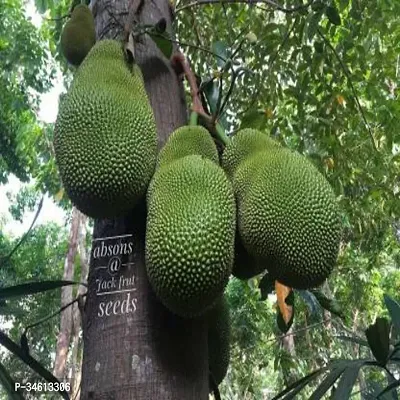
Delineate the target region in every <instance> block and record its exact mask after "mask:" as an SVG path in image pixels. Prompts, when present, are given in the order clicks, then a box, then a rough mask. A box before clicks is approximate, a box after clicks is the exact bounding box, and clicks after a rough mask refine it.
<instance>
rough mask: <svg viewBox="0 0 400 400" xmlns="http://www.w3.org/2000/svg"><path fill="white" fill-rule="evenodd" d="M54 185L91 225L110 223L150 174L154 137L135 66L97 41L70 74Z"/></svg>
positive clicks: (58, 129)
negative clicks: (93, 222)
mask: <svg viewBox="0 0 400 400" xmlns="http://www.w3.org/2000/svg"><path fill="white" fill-rule="evenodd" d="M54 136H55V137H54V149H55V156H56V162H57V165H58V169H59V172H60V176H61V180H62V182H63V185H64V187H65V190H66V192H67V194H68V196H69V197H70V199H71V201H72V203H73V204H74V205H75V206H76V207H77V208H78V209H79V210H80V211H82V212H83V213H85V214H87V215H89V216H91V217H93V218H111V217H117V216H120V215H123V214H126V213H127V212H129V211H130V210H131V209H132V208H133V207H134V206H135V205H136V204H137V203H138V201H139V200H140V199H141V198H142V197H144V195H145V193H146V190H147V187H148V184H149V182H150V180H151V177H152V175H153V173H154V170H155V165H156V157H157V131H156V125H155V120H154V116H153V112H152V109H151V107H150V104H149V100H148V98H147V95H146V91H145V88H144V83H143V76H142V73H141V71H140V68H139V67H138V66H137V65H133V67H129V66H128V64H127V63H126V62H125V56H124V51H123V49H122V46H121V44H120V43H119V42H117V41H114V40H102V41H100V42H97V43H96V45H95V46H94V47H93V48H92V49H91V51H90V52H89V54H88V55H87V57H86V58H85V60H84V61H83V63H82V65H81V66H80V67H79V69H78V70H77V72H76V74H75V77H74V80H73V82H72V85H71V87H70V89H69V91H68V93H67V95H66V96H65V98H64V99H63V101H62V104H61V107H60V110H59V113H58V116H57V121H56V125H55V131H54Z"/></svg>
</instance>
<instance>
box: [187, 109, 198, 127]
mask: <svg viewBox="0 0 400 400" xmlns="http://www.w3.org/2000/svg"><path fill="white" fill-rule="evenodd" d="M198 119H199V114H197V112H195V111H192V113H191V114H190V119H189V125H190V126H196V125H197V121H198Z"/></svg>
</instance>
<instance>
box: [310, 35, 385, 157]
mask: <svg viewBox="0 0 400 400" xmlns="http://www.w3.org/2000/svg"><path fill="white" fill-rule="evenodd" d="M317 32H318V34H319V35H320V36H321V37H322V39H323V41H324V42H325V44H326V45H327V46H328V47H329V48H330V49H331V50H332V52H333V54H334V55H335V57H336V59H337V60H338V61H339V64H340V67H341V68H342V70H343V72H344V74H345V75H346V78H347V82H348V84H349V86H350V89H351V91H352V92H353V96H354V100H355V102H356V104H357V107H358V110H359V112H360V114H361V118H362V120H363V122H364V125H365V128H366V129H367V131H368V133H369V136H370V137H371V141H372V146H373V148H374V150H375V151H377V152H378V151H379V150H378V148H377V147H376V143H375V138H374V135H373V134H372V131H371V127H370V126H369V123H368V121H367V117H366V116H365V113H364V109H363V108H362V106H361V104H360V100H359V99H358V96H357V92H356V89H355V87H354V85H353V81H352V79H351V76H350V73H349V71H348V70H347V67H346V65H345V64H344V63H343V61H342V59H341V58H340V56H339V54H338V52H337V51H336V49H335V48H334V47H333V46H332V44H331V42H330V41H329V40H328V38H327V37H326V36H325V35H324V34H323V33H322V32H321V30H320V29H317Z"/></svg>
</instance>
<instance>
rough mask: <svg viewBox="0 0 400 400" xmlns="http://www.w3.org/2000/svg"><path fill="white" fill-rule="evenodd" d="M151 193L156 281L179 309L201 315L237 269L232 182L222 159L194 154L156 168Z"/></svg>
mask: <svg viewBox="0 0 400 400" xmlns="http://www.w3.org/2000/svg"><path fill="white" fill-rule="evenodd" d="M148 192H149V193H150V195H149V194H148V197H147V200H148V216H147V231H146V267H147V273H148V277H149V281H150V283H151V286H152V288H153V290H154V291H155V293H156V295H157V296H158V298H159V300H160V301H161V302H162V303H163V304H164V305H165V306H166V307H167V308H169V309H170V310H171V311H172V312H174V313H175V314H177V315H180V316H182V317H194V316H198V315H201V314H203V313H204V312H206V311H207V309H208V308H210V307H211V306H212V305H213V304H214V303H215V301H216V300H217V299H218V297H219V296H220V295H221V293H222V292H223V290H224V288H225V286H226V284H227V282H228V279H229V275H230V273H231V270H232V263H233V255H234V254H233V252H234V235H235V223H236V220H235V216H236V208H235V200H234V195H233V190H232V185H231V183H230V182H229V180H228V178H227V176H226V175H225V173H224V171H223V170H222V168H220V166H219V165H218V164H216V163H215V162H213V161H211V160H209V159H207V158H204V157H202V156H199V155H189V156H186V157H183V158H179V159H178V160H176V161H174V162H171V163H169V164H167V165H164V166H163V167H161V168H159V169H157V171H156V173H155V174H154V176H153V179H152V181H151V183H150V186H149V191H148Z"/></svg>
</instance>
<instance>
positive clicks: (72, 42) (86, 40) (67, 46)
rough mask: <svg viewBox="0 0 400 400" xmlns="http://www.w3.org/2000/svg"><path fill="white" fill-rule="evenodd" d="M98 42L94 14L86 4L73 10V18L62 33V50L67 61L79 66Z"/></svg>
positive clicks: (79, 5)
mask: <svg viewBox="0 0 400 400" xmlns="http://www.w3.org/2000/svg"><path fill="white" fill-rule="evenodd" d="M95 42H96V31H95V24H94V18H93V15H92V12H91V11H90V8H89V7H88V6H87V5H85V4H78V5H77V6H76V7H74V9H73V10H72V14H71V18H70V19H69V20H68V21H67V23H66V24H65V25H64V28H63V30H62V32H61V41H60V44H61V50H62V53H63V55H64V57H65V58H66V59H67V61H68V62H69V63H70V64H72V65H75V66H79V65H80V64H81V63H82V61H83V60H84V58H85V57H86V56H87V54H88V53H89V51H90V49H91V48H92V47H93V46H94V44H95Z"/></svg>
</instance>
